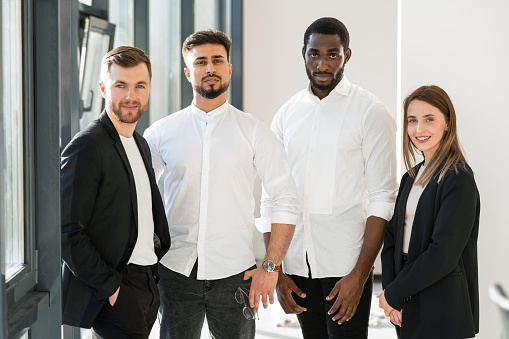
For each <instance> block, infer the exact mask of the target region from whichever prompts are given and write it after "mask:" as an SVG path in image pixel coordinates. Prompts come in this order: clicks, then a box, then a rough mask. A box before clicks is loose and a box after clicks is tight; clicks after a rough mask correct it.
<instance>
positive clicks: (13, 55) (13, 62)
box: [0, 0, 25, 282]
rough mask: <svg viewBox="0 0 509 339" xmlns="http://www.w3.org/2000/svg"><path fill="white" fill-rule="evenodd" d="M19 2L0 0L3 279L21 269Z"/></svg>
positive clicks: (22, 192) (22, 193)
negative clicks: (0, 0) (0, 40)
mask: <svg viewBox="0 0 509 339" xmlns="http://www.w3.org/2000/svg"><path fill="white" fill-rule="evenodd" d="M21 42H22V29H21V2H20V1H18V0H7V1H2V51H3V53H2V55H3V59H2V83H3V86H2V112H3V113H0V115H1V129H0V140H1V145H2V146H1V147H2V148H3V149H2V151H1V153H0V154H1V163H2V170H1V172H2V177H3V180H2V181H3V184H4V186H3V190H2V192H1V193H0V194H1V195H2V198H1V199H0V201H1V202H2V205H3V206H2V210H3V213H1V222H2V224H3V225H4V232H5V243H4V244H5V247H4V251H5V253H4V255H5V277H6V282H8V281H9V280H11V279H12V278H13V277H14V276H15V275H16V273H18V272H19V271H20V270H21V269H22V268H23V267H24V266H25V246H24V243H25V241H24V239H25V232H24V227H25V226H24V211H25V208H24V173H25V171H24V163H23V155H24V152H23V149H24V143H23V140H24V132H23V130H24V129H23V125H24V119H23V104H22V100H23V97H22V76H23V73H22V63H21V62H22V47H21Z"/></svg>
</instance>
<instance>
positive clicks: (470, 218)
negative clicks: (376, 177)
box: [382, 163, 480, 339]
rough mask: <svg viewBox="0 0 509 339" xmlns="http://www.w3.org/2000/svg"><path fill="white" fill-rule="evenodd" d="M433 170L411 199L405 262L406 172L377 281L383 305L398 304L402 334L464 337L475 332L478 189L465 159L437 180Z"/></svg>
mask: <svg viewBox="0 0 509 339" xmlns="http://www.w3.org/2000/svg"><path fill="white" fill-rule="evenodd" d="M421 164H422V163H421ZM421 164H419V165H417V166H416V167H415V171H416V173H417V171H418V170H419V167H420V166H421ZM438 174H439V172H438V171H437V173H435V175H434V177H433V179H432V180H430V182H429V183H428V185H427V186H426V188H425V189H424V191H423V192H422V195H421V197H420V199H419V202H418V204H417V209H416V211H415V219H414V223H413V226H412V234H411V238H410V244H409V250H408V258H407V266H406V267H405V268H403V264H402V246H403V228H404V224H405V210H406V203H407V199H408V195H409V193H410V189H411V187H412V185H413V183H414V178H412V177H410V176H409V174H408V173H406V174H405V175H404V176H403V178H402V179H401V185H400V188H399V193H398V198H397V200H396V206H395V210H394V216H393V218H392V220H391V221H389V223H388V224H387V230H386V232H385V237H384V248H383V250H382V285H383V288H384V289H385V297H386V299H387V302H388V303H389V305H391V306H392V307H393V308H395V309H397V310H401V309H403V319H402V327H401V332H400V338H404V339H406V338H434V339H437V338H444V339H445V338H447V339H451V338H470V337H474V336H475V334H476V333H478V332H479V285H478V277H477V235H478V232H479V211H480V200H479V192H478V190H477V186H476V184H475V180H474V175H473V172H472V170H471V169H470V167H469V166H468V165H467V166H466V168H462V167H460V168H459V173H456V172H455V171H454V170H453V169H450V170H449V171H447V173H446V174H445V176H444V178H443V179H442V180H441V181H440V182H438Z"/></svg>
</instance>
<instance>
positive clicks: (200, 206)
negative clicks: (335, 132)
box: [144, 102, 300, 280]
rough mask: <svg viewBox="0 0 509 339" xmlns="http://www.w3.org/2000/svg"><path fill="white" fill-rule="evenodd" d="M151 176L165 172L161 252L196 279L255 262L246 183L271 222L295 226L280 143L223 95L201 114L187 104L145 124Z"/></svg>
mask: <svg viewBox="0 0 509 339" xmlns="http://www.w3.org/2000/svg"><path fill="white" fill-rule="evenodd" d="M144 136H145V138H146V139H147V141H148V144H149V146H150V149H151V152H152V163H153V167H154V171H155V175H156V178H157V179H159V178H160V177H161V175H162V173H163V172H164V170H165V169H166V174H165V177H164V201H165V210H166V215H167V218H168V224H169V227H170V236H171V248H170V250H169V251H168V253H167V254H166V255H165V256H164V257H163V258H162V259H161V263H162V264H163V265H165V266H166V267H168V268H169V269H171V270H173V271H175V272H178V273H180V274H183V275H185V276H189V275H190V273H191V269H192V268H193V265H194V263H195V262H196V259H197V258H198V275H197V277H198V279H200V280H202V279H221V278H225V277H229V276H232V275H234V274H237V273H240V272H242V271H244V270H246V269H247V268H249V267H250V266H252V265H254V263H255V257H254V254H253V245H252V232H253V228H254V224H255V220H254V206H255V202H254V197H253V186H254V180H255V177H256V175H257V174H258V175H259V177H260V178H261V180H262V182H263V184H264V185H265V188H266V190H267V193H268V195H269V196H271V197H272V200H273V205H274V209H273V212H272V218H271V220H270V222H272V223H285V224H292V225H295V224H296V222H297V220H298V214H299V210H300V202H299V199H298V197H297V193H296V187H295V182H294V180H293V178H292V176H291V174H290V168H289V166H288V162H287V160H286V155H285V152H284V149H283V147H282V146H281V143H280V142H279V141H278V140H277V138H276V136H275V135H274V133H272V132H271V131H270V129H269V128H268V127H267V126H266V125H264V124H263V123H262V122H260V121H258V120H256V119H254V118H253V117H252V116H251V115H249V114H246V113H244V112H241V111H240V110H238V109H236V108H235V107H233V106H231V105H230V104H228V102H226V103H225V104H223V105H222V106H220V107H218V108H216V109H215V110H213V111H210V112H208V113H205V112H203V111H202V110H200V109H198V108H197V107H196V106H195V105H194V104H193V105H191V106H189V107H187V108H185V109H183V110H181V111H179V112H176V113H174V114H172V115H169V116H167V117H165V118H163V119H161V120H159V121H157V122H156V123H154V124H153V125H152V126H151V127H150V128H148V129H147V130H146V131H145V135H144Z"/></svg>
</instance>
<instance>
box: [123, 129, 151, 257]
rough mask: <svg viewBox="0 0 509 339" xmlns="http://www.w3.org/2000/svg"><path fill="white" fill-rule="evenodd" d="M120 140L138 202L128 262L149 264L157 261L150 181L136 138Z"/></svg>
mask: <svg viewBox="0 0 509 339" xmlns="http://www.w3.org/2000/svg"><path fill="white" fill-rule="evenodd" d="M120 140H121V141H122V145H124V149H125V152H126V153H127V158H128V159H129V164H130V165H131V170H132V172H133V176H134V182H135V185H136V199H137V202H138V240H137V241H136V245H135V246H134V250H133V253H132V254H131V258H130V259H129V263H133V264H136V265H141V266H149V265H153V264H155V263H157V256H156V253H155V250H154V218H153V216H152V191H151V190H150V181H149V179H148V174H147V169H146V168H145V164H144V163H143V158H142V157H141V154H140V150H139V149H138V146H137V145H136V140H134V138H126V137H123V136H120Z"/></svg>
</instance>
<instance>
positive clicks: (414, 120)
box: [408, 118, 417, 124]
mask: <svg viewBox="0 0 509 339" xmlns="http://www.w3.org/2000/svg"><path fill="white" fill-rule="evenodd" d="M416 122H417V119H415V118H410V119H408V123H409V124H413V123H416Z"/></svg>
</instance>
